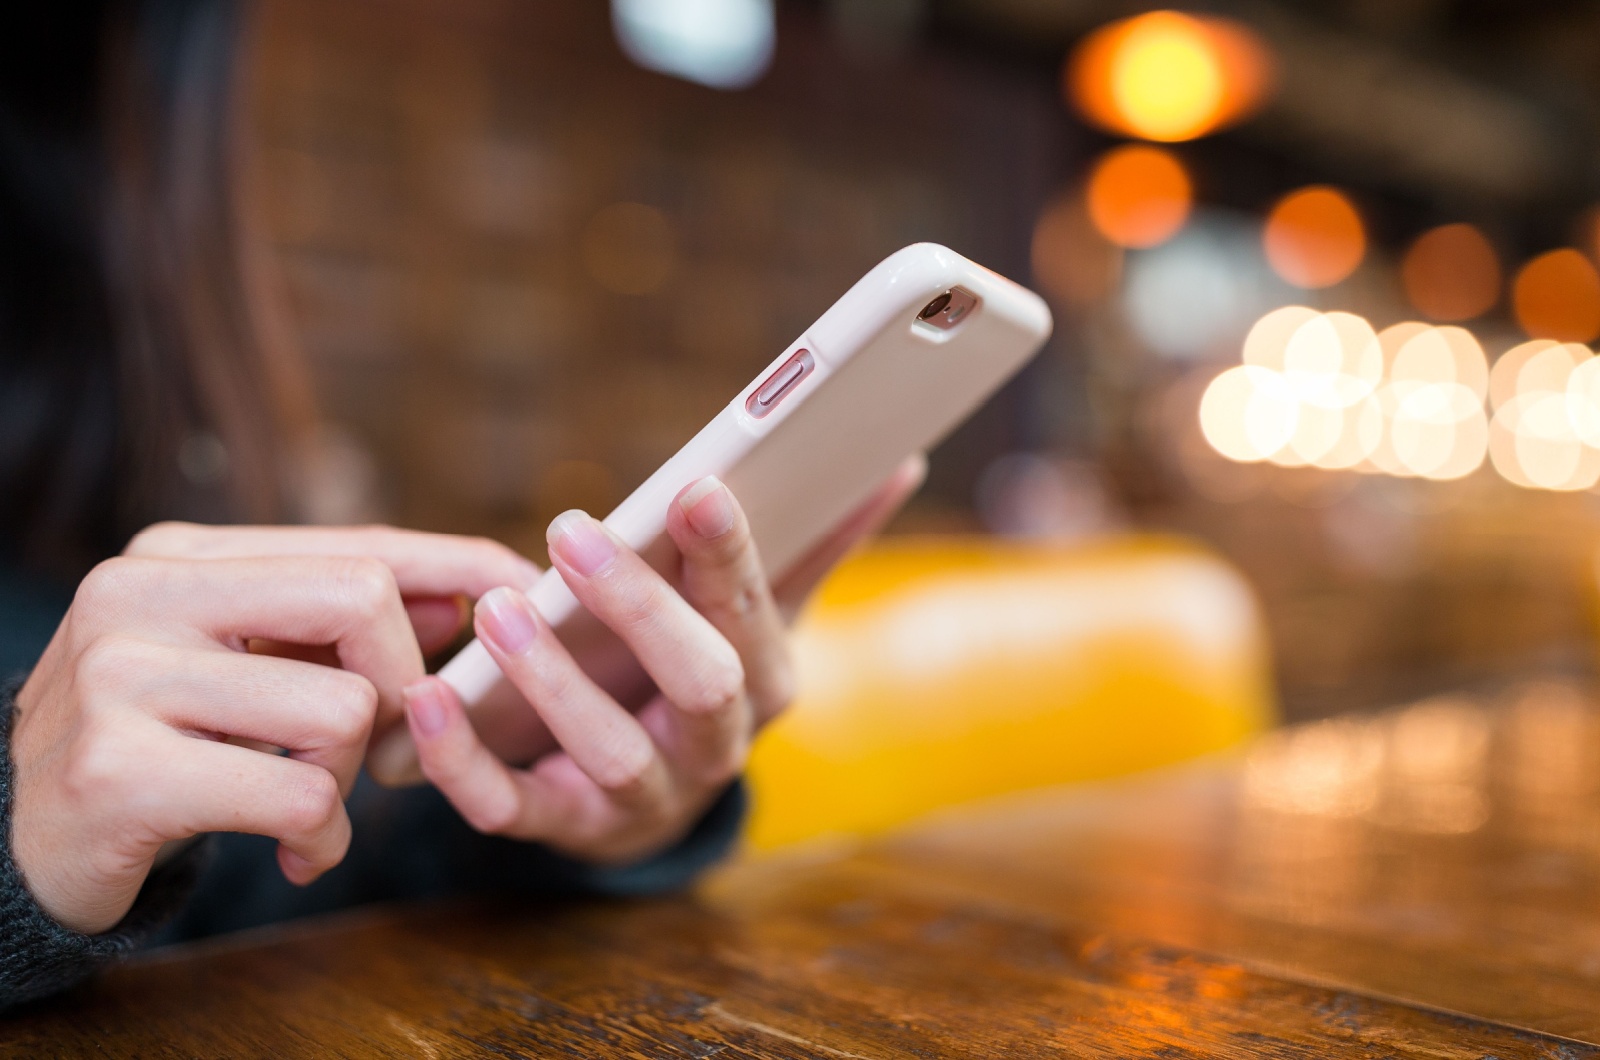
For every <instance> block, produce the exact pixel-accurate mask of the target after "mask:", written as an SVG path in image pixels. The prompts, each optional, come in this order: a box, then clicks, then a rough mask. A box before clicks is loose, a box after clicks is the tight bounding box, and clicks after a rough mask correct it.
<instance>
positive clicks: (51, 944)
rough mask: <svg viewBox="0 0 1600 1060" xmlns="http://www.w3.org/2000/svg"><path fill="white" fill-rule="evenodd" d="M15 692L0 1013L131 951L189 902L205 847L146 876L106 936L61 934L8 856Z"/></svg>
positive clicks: (10, 696) (3, 712) (7, 745)
mask: <svg viewBox="0 0 1600 1060" xmlns="http://www.w3.org/2000/svg"><path fill="white" fill-rule="evenodd" d="M20 685H21V681H20V680H16V681H12V682H9V683H7V684H6V685H5V686H4V687H0V739H3V741H4V745H3V751H4V753H3V754H0V836H3V837H4V842H3V843H0V1010H5V1009H9V1008H12V1007H13V1006H15V1005H18V1004H21V1003H23V1002H26V1001H33V1000H36V999H38V998H42V997H46V996H48V995H50V994H54V993H57V992H59V991H62V990H65V989H66V988H67V987H69V986H72V985H74V984H75V983H78V982H80V981H81V980H83V979H86V978H88V977H89V976H90V975H91V974H93V973H94V972H95V971H96V970H97V969H99V968H101V967H104V966H105V965H107V964H109V963H111V962H112V961H115V960H116V959H118V958H119V957H122V956H124V955H126V954H128V953H129V952H131V951H132V950H134V949H136V948H137V947H138V946H139V945H140V944H141V943H143V942H144V941H145V940H146V939H147V938H149V937H150V936H151V935H152V934H154V933H155V932H156V930H157V929H159V928H160V927H161V925H162V924H163V923H165V922H166V921H167V920H168V919H169V918H170V917H171V916H172V915H173V914H174V913H175V912H177V910H178V908H179V907H180V906H181V905H182V904H183V902H184V900H185V899H186V898H187V897H188V896H189V894H190V892H191V891H192V890H193V889H194V886H195V881H196V878H197V877H198V875H199V869H200V863H201V860H202V858H203V857H204V851H203V849H202V848H203V846H204V844H194V845H192V846H190V847H189V848H188V849H186V850H185V851H184V852H183V853H181V854H179V855H177V856H176V857H174V858H173V859H171V860H170V861H168V862H167V863H165V864H164V865H162V866H161V867H160V868H158V869H156V870H155V871H154V872H152V873H151V874H150V877H149V878H148V879H147V880H146V881H145V884H144V887H143V889H142V890H141V891H140V892H139V898H138V900H137V901H136V902H135V903H134V905H133V908H132V909H130V910H129V911H128V915H127V916H125V917H123V918H122V922H121V923H119V924H117V925H116V926H115V927H114V928H112V929H111V930H110V931H107V932H105V933H104V934H100V935H85V934H82V933H80V932H77V931H73V930H72V929H70V928H67V927H63V926H62V925H61V924H58V923H57V922H56V921H55V920H54V919H52V918H51V917H50V914H48V913H46V912H45V911H44V910H43V909H42V908H40V906H39V903H38V902H36V901H35V900H34V898H33V895H32V893H31V892H30V891H29V890H28V886H27V883H26V882H25V881H24V880H23V878H22V872H21V870H20V869H19V868H18V867H17V863H16V859H15V858H13V857H12V853H11V809H12V798H13V793H14V786H13V779H14V776H15V773H14V767H13V763H12V760H11V719H12V707H13V705H14V702H15V696H16V691H17V689H18V688H19V687H20Z"/></svg>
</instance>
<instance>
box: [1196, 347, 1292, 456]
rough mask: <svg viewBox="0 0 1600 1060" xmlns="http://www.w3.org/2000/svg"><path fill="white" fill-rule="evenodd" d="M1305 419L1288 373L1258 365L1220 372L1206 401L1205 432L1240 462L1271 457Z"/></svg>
mask: <svg viewBox="0 0 1600 1060" xmlns="http://www.w3.org/2000/svg"><path fill="white" fill-rule="evenodd" d="M1298 420H1299V403H1298V402H1296V401H1295V399H1294V395H1293V393H1292V392H1291V391H1290V390H1289V385H1288V384H1287V383H1285V382H1284V381H1283V377H1282V376H1281V375H1279V374H1278V373H1277V372H1274V371H1271V370H1270V369H1266V368H1260V367H1257V366H1256V365H1248V364H1247V365H1239V366H1237V367H1234V368H1229V369H1228V370H1227V371H1226V372H1223V373H1222V374H1221V375H1219V376H1217V377H1216V378H1215V379H1213V380H1212V381H1211V385H1210V386H1208V387H1206V392H1205V394H1204V395H1203V396H1202V397H1201V399H1200V430H1201V432H1202V433H1203V434H1204V435H1205V438H1206V441H1207V442H1209V443H1210V444H1211V447H1212V448H1213V449H1215V450H1216V451H1217V452H1219V453H1221V454H1222V455H1223V456H1225V457H1227V458H1228V459H1230V460H1236V461H1238V462H1240V463H1247V464H1248V463H1255V462H1257V461H1261V460H1265V459H1267V458H1268V457H1270V456H1272V455H1274V454H1275V453H1277V452H1278V451H1279V450H1280V449H1282V448H1283V447H1284V446H1285V445H1286V444H1287V443H1288V441H1289V439H1290V438H1291V437H1292V436H1293V435H1294V432H1295V427H1296V426H1297V424H1298Z"/></svg>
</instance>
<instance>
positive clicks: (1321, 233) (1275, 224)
mask: <svg viewBox="0 0 1600 1060" xmlns="http://www.w3.org/2000/svg"><path fill="white" fill-rule="evenodd" d="M1262 239H1263V245H1264V247H1265V249H1266V254H1267V261H1268V263H1269V264H1270V265H1271V266H1272V270H1273V271H1274V272H1276V273H1277V274H1278V275H1279V276H1281V277H1282V278H1283V279H1284V280H1285V281H1286V282H1288V283H1291V284H1293V285H1295V286H1296V287H1305V288H1317V287H1331V286H1333V285H1334V284H1336V283H1338V282H1339V281H1340V280H1343V279H1345V278H1346V277H1347V276H1349V275H1350V274H1351V273H1352V272H1354V271H1355V270H1356V266H1358V265H1360V264H1361V259H1362V257H1363V256H1365V254H1366V250H1367V235H1366V229H1365V227H1364V226H1363V225H1362V223H1361V215H1360V214H1359V213H1357V212H1356V208H1355V206H1354V205H1353V204H1352V203H1351V202H1350V199H1349V198H1348V197H1347V196H1346V195H1345V194H1344V193H1343V192H1341V191H1339V190H1338V189H1336V188H1330V187H1325V186H1314V187H1309V188H1301V189H1300V190H1299V191H1295V192H1291V193H1290V194H1288V195H1286V196H1284V197H1283V198H1282V199H1280V200H1279V201H1278V203H1277V205H1275V206H1273V208H1272V212H1271V213H1270V214H1269V215H1268V216H1267V226H1266V229H1265V231H1264V233H1263V236H1262Z"/></svg>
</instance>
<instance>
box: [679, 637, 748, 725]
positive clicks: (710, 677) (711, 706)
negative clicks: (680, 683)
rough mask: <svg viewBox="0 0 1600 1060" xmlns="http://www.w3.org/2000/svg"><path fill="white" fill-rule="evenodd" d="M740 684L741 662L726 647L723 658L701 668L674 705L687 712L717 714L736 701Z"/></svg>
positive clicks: (741, 688) (731, 650)
mask: <svg viewBox="0 0 1600 1060" xmlns="http://www.w3.org/2000/svg"><path fill="white" fill-rule="evenodd" d="M744 687H745V677H744V664H743V663H742V662H740V661H739V656H738V655H737V654H736V653H734V651H733V649H732V648H731V647H730V648H729V649H728V653H727V657H726V658H724V659H722V660H719V661H717V662H714V663H711V664H709V665H707V666H706V667H705V668H704V669H702V670H701V672H700V673H699V674H698V675H697V676H696V680H695V681H694V682H693V683H692V684H691V686H690V688H689V691H688V692H687V693H686V695H685V697H684V702H682V703H679V704H678V708H679V709H680V710H683V711H686V712H688V713H690V714H720V713H723V712H724V711H727V710H731V709H732V708H733V706H734V705H735V704H736V703H738V701H739V697H740V696H742V695H744Z"/></svg>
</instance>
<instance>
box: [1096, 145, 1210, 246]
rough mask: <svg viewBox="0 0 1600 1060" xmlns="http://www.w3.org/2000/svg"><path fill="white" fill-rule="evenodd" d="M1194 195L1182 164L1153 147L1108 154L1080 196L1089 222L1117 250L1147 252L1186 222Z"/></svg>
mask: <svg viewBox="0 0 1600 1060" xmlns="http://www.w3.org/2000/svg"><path fill="white" fill-rule="evenodd" d="M1193 196H1194V192H1193V189H1192V188H1191V186H1190V183H1189V174H1188V173H1187V172H1186V171H1185V170H1184V168H1183V164H1182V163H1181V162H1179V161H1178V160H1177V159H1176V158H1174V157H1172V154H1171V153H1170V152H1168V151H1164V150H1162V149H1161V148H1159V147H1145V146H1143V145H1138V144H1130V145H1126V146H1123V147H1116V148H1112V149H1111V150H1110V151H1107V152H1106V153H1105V154H1104V155H1102V156H1101V157H1100V160H1099V161H1098V162H1096V163H1095V166H1094V170H1093V172H1091V173H1090V174H1089V186H1088V189H1087V191H1086V193H1085V199H1086V204H1087V206H1088V210H1089V220H1090V221H1091V222H1093V224H1094V227H1095V229H1096V230H1097V231H1099V233H1100V234H1101V235H1103V236H1105V237H1106V238H1107V239H1109V240H1110V241H1111V242H1113V243H1115V244H1117V245H1118V246H1122V247H1153V246H1155V245H1156V244H1157V243H1161V242H1163V241H1165V240H1167V239H1170V238H1171V237H1172V235H1173V234H1174V233H1176V232H1177V231H1178V229H1180V228H1182V227H1183V222H1184V221H1186V220H1187V219H1188V217H1189V206H1190V204H1191V202H1192V201H1193Z"/></svg>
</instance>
